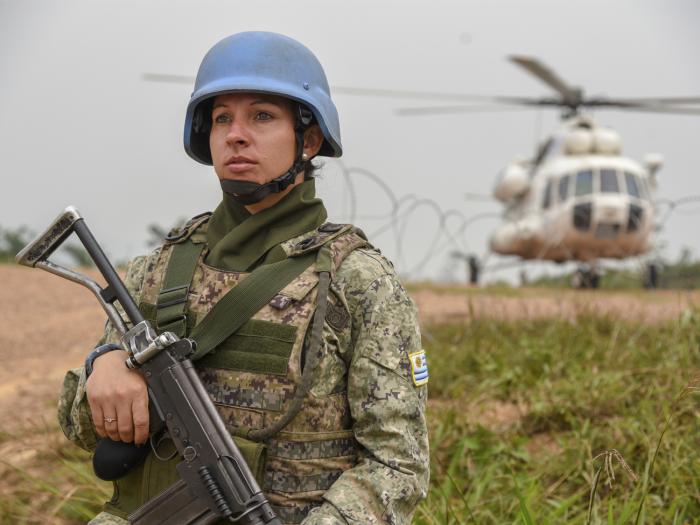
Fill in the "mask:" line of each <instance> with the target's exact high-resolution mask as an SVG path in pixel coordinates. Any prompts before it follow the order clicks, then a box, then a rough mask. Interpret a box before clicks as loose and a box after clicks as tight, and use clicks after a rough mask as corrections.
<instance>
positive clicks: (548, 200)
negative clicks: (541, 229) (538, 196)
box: [542, 179, 553, 210]
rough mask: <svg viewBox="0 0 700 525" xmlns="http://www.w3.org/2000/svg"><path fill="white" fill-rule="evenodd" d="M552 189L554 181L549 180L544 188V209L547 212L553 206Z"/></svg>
mask: <svg viewBox="0 0 700 525" xmlns="http://www.w3.org/2000/svg"><path fill="white" fill-rule="evenodd" d="M552 189H553V188H552V179H549V180H548V181H547V185H546V186H545V188H544V195H543V197H542V208H543V209H545V210H546V209H547V208H549V207H550V206H551V204H552Z"/></svg>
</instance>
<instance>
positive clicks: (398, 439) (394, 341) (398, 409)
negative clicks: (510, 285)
mask: <svg viewBox="0 0 700 525" xmlns="http://www.w3.org/2000/svg"><path fill="white" fill-rule="evenodd" d="M316 233H317V232H315V231H312V232H309V233H308V234H305V235H303V236H301V237H298V238H295V239H294V240H293V243H291V244H289V245H288V247H289V246H293V245H299V244H303V241H304V240H305V239H306V238H311V237H313V236H314V235H316ZM159 252H160V250H156V251H155V252H154V253H152V254H151V255H149V256H147V257H139V258H136V259H135V260H133V261H132V262H131V263H130V265H129V268H128V270H127V276H126V279H125V281H126V284H127V287H128V288H129V290H130V291H131V293H132V295H133V296H134V297H135V298H136V299H137V301H138V300H139V298H140V296H141V295H142V293H144V289H145V288H147V287H148V283H146V282H145V281H146V280H147V279H146V276H147V275H149V271H152V270H153V268H154V266H155V264H156V261H157V259H158V255H159ZM331 296H332V303H333V304H335V305H340V306H342V310H343V311H345V312H347V313H349V318H348V319H346V322H337V323H333V322H330V323H329V322H326V325H325V326H324V339H325V346H326V349H327V351H326V352H324V355H323V358H322V360H321V362H320V363H319V365H318V369H317V375H318V378H317V380H316V381H315V382H314V384H315V385H317V386H315V387H314V388H316V389H320V390H326V391H342V390H345V391H346V392H347V405H348V406H349V410H350V416H351V420H352V432H353V434H354V438H355V440H356V442H357V443H358V444H359V458H358V461H357V463H356V464H355V465H354V466H352V468H349V469H347V470H345V471H344V472H343V473H342V475H340V477H338V478H337V479H336V480H335V481H334V482H333V484H332V485H331V486H330V488H329V489H328V490H326V491H325V493H323V504H321V505H320V506H318V507H316V508H313V509H312V510H311V511H310V512H309V514H308V515H307V517H306V518H305V519H304V521H303V522H302V523H303V524H306V525H322V524H323V525H326V524H327V525H330V524H333V525H335V524H345V523H349V524H368V523H371V524H383V523H390V524H408V523H410V522H411V518H412V515H413V512H414V510H415V507H416V505H417V503H418V502H419V501H420V500H421V499H422V498H424V497H425V496H426V494H427V489H428V477H429V461H428V435H427V428H426V421H425V404H426V398H427V386H426V385H425V384H424V381H420V380H417V377H416V374H415V366H414V363H412V354H413V356H415V355H420V354H419V352H420V350H421V347H420V334H419V331H418V323H417V318H416V310H415V306H414V304H413V302H412V301H411V299H410V298H409V297H408V295H407V293H406V291H405V290H404V288H403V287H402V286H401V284H400V282H399V281H398V278H397V276H396V274H395V272H394V270H393V267H392V265H391V264H390V263H389V262H388V261H387V260H386V259H385V258H384V257H382V256H381V255H380V254H379V252H378V251H376V250H374V249H373V248H371V247H364V248H359V249H355V250H354V251H352V252H351V253H350V254H349V255H348V256H347V257H346V258H345V259H344V260H343V261H342V263H340V265H339V266H338V268H337V269H336V270H335V272H334V275H333V279H332V282H331ZM340 315H341V317H342V314H340ZM326 319H327V321H328V319H329V317H328V316H326ZM115 335H116V334H115V333H114V331H113V330H112V329H110V328H109V326H108V327H107V329H106V333H105V336H104V337H103V340H115V339H116V337H115ZM85 381H86V378H85V372H84V370H82V369H76V370H73V371H71V372H69V374H68V375H67V377H66V384H65V387H64V390H65V394H64V395H63V396H62V397H61V400H60V403H59V419H60V420H61V425H62V427H63V429H64V432H65V433H66V435H67V436H68V437H69V439H71V440H72V441H74V442H76V443H77V444H78V445H79V446H82V447H83V448H85V449H88V450H90V449H92V448H94V446H95V441H96V436H95V433H94V429H93V427H92V424H91V421H90V414H89V408H88V407H87V401H86V397H85ZM417 385H420V386H417ZM312 393H313V389H312Z"/></svg>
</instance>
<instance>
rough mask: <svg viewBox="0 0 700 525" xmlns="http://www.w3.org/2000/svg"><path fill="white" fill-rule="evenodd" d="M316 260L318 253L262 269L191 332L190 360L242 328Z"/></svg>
mask: <svg viewBox="0 0 700 525" xmlns="http://www.w3.org/2000/svg"><path fill="white" fill-rule="evenodd" d="M315 259H316V253H309V254H305V255H302V256H300V257H290V258H288V259H284V260H282V261H279V262H276V263H272V264H266V265H263V266H259V267H258V268H256V269H255V270H253V272H252V273H251V274H250V275H248V276H247V277H246V278H245V279H243V280H242V281H241V282H240V283H238V284H237V285H236V286H235V287H234V288H233V289H231V290H230V291H229V292H228V293H227V294H226V295H224V296H223V297H222V298H221V299H220V300H219V301H218V302H217V303H216V304H215V305H214V307H213V308H212V309H211V310H210V311H209V313H208V314H207V315H206V316H205V317H204V319H202V320H201V321H200V322H199V323H198V324H197V325H196V326H195V327H194V328H193V329H192V332H190V335H189V337H190V338H191V339H194V340H195V342H196V343H197V350H196V352H195V353H194V355H193V356H192V357H191V359H192V360H193V361H195V360H197V359H200V358H201V357H203V356H204V355H206V354H207V353H208V352H210V351H211V350H213V349H214V348H216V347H217V346H218V345H219V344H221V343H222V342H224V340H225V339H226V338H228V337H229V336H230V335H231V334H233V333H234V332H236V330H238V329H239V328H240V327H241V326H243V325H244V324H245V323H246V322H247V321H248V320H249V319H250V318H251V317H253V316H254V315H255V314H256V313H257V312H258V310H260V309H261V308H262V307H263V306H265V305H266V304H267V303H269V302H270V300H271V299H272V298H273V297H274V296H275V295H277V294H278V293H279V291H280V290H282V289H283V288H284V287H285V286H287V285H288V284H289V283H291V282H292V281H293V280H294V279H296V278H297V277H298V276H299V275H301V274H302V273H303V272H304V270H306V269H307V268H308V267H309V266H311V264H312V263H313V262H314V260H315Z"/></svg>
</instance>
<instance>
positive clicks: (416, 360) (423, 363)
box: [408, 350, 428, 386]
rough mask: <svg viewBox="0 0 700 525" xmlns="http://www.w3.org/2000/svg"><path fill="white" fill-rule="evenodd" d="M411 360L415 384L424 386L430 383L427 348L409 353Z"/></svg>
mask: <svg viewBox="0 0 700 525" xmlns="http://www.w3.org/2000/svg"><path fill="white" fill-rule="evenodd" d="M408 358H409V359H410V360H411V376H413V384H414V385H416V386H422V385H426V384H428V360H427V359H426V357H425V350H420V351H419V352H413V353H412V354H408Z"/></svg>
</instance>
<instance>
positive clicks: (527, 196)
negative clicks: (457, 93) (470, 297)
mask: <svg viewBox="0 0 700 525" xmlns="http://www.w3.org/2000/svg"><path fill="white" fill-rule="evenodd" d="M510 60H511V61H512V62H513V63H515V64H517V65H518V66H520V67H522V68H523V69H524V70H526V71H527V72H528V73H530V74H532V75H534V76H535V77H536V78H538V79H539V80H541V81H542V82H544V83H545V84H547V85H548V86H549V87H550V88H552V89H553V90H554V91H555V93H556V94H557V95H558V96H556V97H545V98H539V99H533V98H521V97H491V100H492V101H494V102H497V103H502V104H516V105H525V106H539V107H554V108H561V110H562V113H561V116H562V120H563V123H562V125H561V127H560V128H559V129H558V130H557V131H556V132H555V133H554V134H552V136H551V137H549V138H547V139H546V140H544V141H543V142H542V143H541V144H540V145H539V147H538V148H537V150H536V152H535V155H534V156H533V157H532V158H527V159H516V160H513V161H512V162H510V163H509V164H508V165H507V166H506V167H505V168H504V169H503V170H502V171H501V172H500V173H499V175H498V176H497V179H496V183H495V185H494V189H493V197H494V198H495V199H496V200H498V201H499V202H500V203H501V204H502V205H503V206H504V210H503V213H502V222H501V224H500V225H499V226H497V227H496V229H495V231H493V233H492V234H491V236H490V239H489V248H490V250H491V252H493V253H496V254H499V255H504V256H517V257H519V258H520V259H521V260H542V261H553V262H556V263H564V262H570V261H572V262H576V263H578V265H579V267H578V270H577V272H576V273H575V274H574V278H573V282H572V284H573V285H574V286H576V287H582V288H596V287H597V286H598V284H599V279H600V270H599V267H598V266H599V261H601V260H602V259H617V260H620V259H626V258H631V257H641V256H644V255H647V254H649V253H650V252H652V251H653V249H654V239H653V234H654V231H655V230H656V224H655V219H656V216H657V212H656V206H655V200H654V197H655V194H656V191H657V188H658V184H657V178H656V177H657V173H658V171H659V170H660V169H661V167H662V164H663V158H662V156H661V155H659V154H656V153H650V154H647V155H645V156H644V158H643V160H642V161H641V162H638V161H636V160H634V159H631V158H628V157H625V156H623V155H622V141H621V138H620V135H619V134H618V133H617V132H616V131H615V130H613V129H610V128H608V127H604V126H602V125H600V124H599V123H598V122H597V121H596V120H594V119H593V117H592V116H590V115H587V114H584V113H583V111H582V110H583V109H587V108H596V109H618V108H622V109H626V110H634V111H645V112H654V113H680V114H700V110H699V109H698V108H695V107H688V105H692V104H697V103H700V97H674V98H668V97H666V98H625V99H621V98H605V97H596V98H587V97H585V96H584V92H583V90H582V89H581V88H579V87H574V86H571V85H570V84H568V83H566V82H565V81H564V80H562V79H561V78H560V77H559V76H558V75H557V74H556V73H555V72H554V71H552V70H551V69H550V68H548V67H547V66H546V65H544V64H543V63H542V62H541V61H539V60H538V59H536V58H533V57H527V56H511V57H510ZM486 98H487V97H479V98H478V99H479V100H484V99H486ZM469 107H470V106H463V107H460V106H450V107H439V106H438V107H435V106H433V107H426V108H405V109H403V110H402V111H401V113H402V114H405V115H406V114H408V115H410V114H430V113H433V112H439V113H445V112H450V111H454V112H457V111H460V110H462V109H468V108H469ZM468 262H469V266H470V268H471V269H470V274H471V281H472V282H473V283H476V281H477V280H478V278H477V277H476V276H477V275H478V274H479V270H480V264H479V262H478V261H477V260H476V258H475V257H474V256H469V257H468ZM644 282H645V285H646V286H648V287H656V285H657V283H658V269H657V265H656V264H654V263H653V262H650V263H648V264H647V267H646V275H645V278H644Z"/></svg>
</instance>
